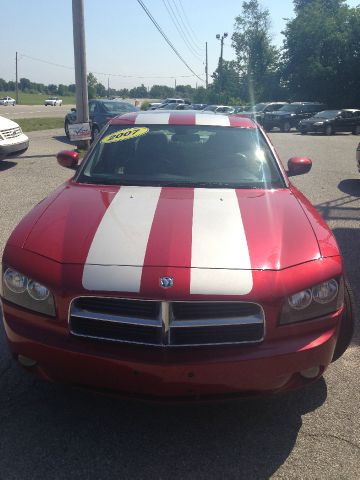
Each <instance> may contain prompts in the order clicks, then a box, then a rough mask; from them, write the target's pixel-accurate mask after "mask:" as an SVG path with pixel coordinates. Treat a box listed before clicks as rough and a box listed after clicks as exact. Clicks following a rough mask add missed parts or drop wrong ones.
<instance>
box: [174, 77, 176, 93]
mask: <svg viewBox="0 0 360 480" xmlns="http://www.w3.org/2000/svg"><path fill="white" fill-rule="evenodd" d="M174 82H175V88H174V92H175V93H176V78H174Z"/></svg>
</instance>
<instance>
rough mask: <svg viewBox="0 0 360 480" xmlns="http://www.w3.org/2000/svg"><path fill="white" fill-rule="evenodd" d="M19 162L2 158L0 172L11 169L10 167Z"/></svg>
mask: <svg viewBox="0 0 360 480" xmlns="http://www.w3.org/2000/svg"><path fill="white" fill-rule="evenodd" d="M16 165H17V163H16V162H12V161H11V160H6V159H4V160H0V172H4V171H5V170H9V168H12V167H16Z"/></svg>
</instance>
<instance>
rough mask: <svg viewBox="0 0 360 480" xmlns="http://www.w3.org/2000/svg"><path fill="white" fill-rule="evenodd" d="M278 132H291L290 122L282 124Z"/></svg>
mask: <svg viewBox="0 0 360 480" xmlns="http://www.w3.org/2000/svg"><path fill="white" fill-rule="evenodd" d="M280 130H281V131H282V132H284V133H289V132H290V130H291V124H290V122H284V123H283V124H282V125H281V127H280Z"/></svg>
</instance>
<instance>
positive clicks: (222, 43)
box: [216, 33, 228, 98]
mask: <svg viewBox="0 0 360 480" xmlns="http://www.w3.org/2000/svg"><path fill="white" fill-rule="evenodd" d="M227 36H228V34H227V33H224V34H223V35H222V36H220V34H219V33H218V34H217V35H216V38H217V39H218V40H220V42H221V50H220V58H219V90H220V93H219V97H220V98H221V94H222V87H223V85H222V82H223V49H224V38H226V37H227Z"/></svg>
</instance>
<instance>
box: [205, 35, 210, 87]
mask: <svg viewBox="0 0 360 480" xmlns="http://www.w3.org/2000/svg"><path fill="white" fill-rule="evenodd" d="M205 85H206V90H207V89H208V86H209V82H208V51H207V42H205Z"/></svg>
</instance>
